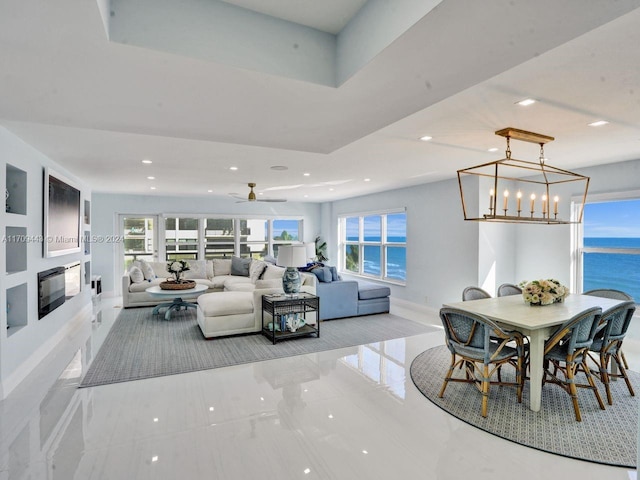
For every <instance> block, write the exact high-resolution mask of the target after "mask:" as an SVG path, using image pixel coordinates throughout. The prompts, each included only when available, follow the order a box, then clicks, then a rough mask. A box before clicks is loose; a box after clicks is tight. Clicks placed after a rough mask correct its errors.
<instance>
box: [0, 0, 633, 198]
mask: <svg viewBox="0 0 640 480" xmlns="http://www.w3.org/2000/svg"><path fill="white" fill-rule="evenodd" d="M117 1H118V2H125V1H131V0H117ZM190 1H197V0H188V1H183V2H164V3H165V4H171V3H175V4H176V5H178V6H179V8H188V4H189V2H190ZM210 1H211V2H214V0H210ZM104 2H105V0H100V1H99V2H91V1H83V2H78V1H77V0H57V1H56V2H51V1H50V0H3V2H2V15H1V16H0V90H1V91H2V92H3V94H2V95H0V124H2V125H3V126H5V127H6V128H7V129H8V130H10V131H12V132H14V133H15V134H16V135H17V136H19V137H21V138H23V139H24V140H25V141H26V142H27V143H29V144H30V145H32V146H34V147H35V148H36V149H38V150H40V151H41V152H43V153H44V154H45V155H47V156H48V157H50V158H51V159H53V160H54V161H55V162H57V163H59V164H60V165H62V166H63V167H65V168H67V169H68V170H69V171H71V172H72V173H74V174H75V175H77V176H78V177H80V178H81V179H83V180H84V181H85V182H87V183H88V184H89V185H90V186H91V188H92V189H93V190H94V192H114V193H139V194H149V195H228V194H229V193H231V192H245V191H247V187H246V183H247V182H256V183H257V184H258V187H257V188H256V191H257V192H258V193H261V192H265V195H268V196H272V197H274V196H277V197H286V198H288V199H289V200H292V201H310V202H322V201H331V200H337V199H342V198H348V197H352V196H356V195H363V194H367V193H374V192H379V191H383V190H388V189H392V188H398V187H402V186H409V185H416V184H421V183H427V182H431V181H437V180H441V179H445V178H453V177H454V176H455V173H456V170H457V169H459V168H463V167H468V166H471V165H475V164H478V163H484V162H487V161H491V160H496V159H498V158H501V157H502V154H503V150H504V146H505V145H504V140H503V139H502V138H501V137H497V136H495V135H494V133H493V132H494V131H495V130H498V129H501V128H504V127H509V126H510V127H515V128H520V129H525V130H531V131H534V132H539V133H543V134H546V135H551V136H554V137H555V138H556V140H555V141H554V142H552V143H550V144H548V145H547V146H546V148H545V150H546V156H547V158H548V159H549V160H548V161H549V163H550V164H552V165H554V166H558V167H562V168H568V169H574V168H579V167H583V166H589V165H594V164H602V163H611V162H617V161H622V160H631V159H638V158H640V115H638V114H639V112H640V68H639V67H638V65H640V49H639V48H637V45H638V44H640V0H619V1H617V2H610V1H606V0H602V1H595V0H594V1H592V2H590V6H589V8H588V9H585V8H584V0H567V1H564V2H556V1H555V0H538V1H535V2H533V1H525V0H511V1H509V0H504V1H503V0H491V1H487V2H468V1H462V0H444V1H443V2H441V3H440V4H439V5H437V6H436V7H435V8H433V10H431V11H430V12H429V13H427V14H426V15H424V16H422V17H421V18H416V19H415V20H414V21H412V22H411V23H413V26H411V27H410V28H408V30H407V31H406V32H405V33H404V34H402V35H400V36H399V37H398V38H397V39H395V41H393V42H391V43H390V44H389V45H388V46H387V47H386V48H384V49H382V50H381V51H380V52H379V53H378V54H377V55H375V56H374V57H373V58H372V59H371V60H370V61H369V62H368V63H366V65H364V66H363V67H362V68H359V70H358V71H357V72H356V73H355V74H353V75H352V76H351V77H350V78H349V79H348V80H347V81H345V82H344V83H342V84H341V85H340V86H338V87H329V86H326V85H319V84H316V83H310V82H304V81H300V80H295V79H291V78H286V77H284V76H278V75H274V74H273V73H262V72H260V71H258V70H250V69H245V68H238V67H234V66H230V65H226V64H224V63H217V62H214V61H206V60H202V59H199V58H196V57H195V56H194V57H189V56H184V55H177V54H175V53H168V52H166V51H162V49H153V50H152V49H149V48H140V47H138V46H132V45H127V44H123V43H114V42H110V41H109V39H108V38H107V35H106V33H105V28H104V25H103V19H102V18H101V16H100V10H99V8H98V6H99V4H100V3H102V4H104ZM226 3H232V4H235V5H236V6H238V7H242V8H248V9H253V10H255V11H259V12H260V13H265V14H269V15H274V16H277V17H278V18H282V19H284V20H287V21H295V22H301V23H302V24H304V25H306V26H310V27H312V28H314V29H319V30H323V31H326V32H331V33H334V32H340V31H342V30H341V29H344V28H345V26H344V25H345V23H344V22H345V19H347V25H348V19H354V18H357V17H358V13H357V12H356V10H357V9H358V8H368V9H369V10H368V11H369V12H372V11H374V12H375V11H376V10H375V8H374V7H377V6H378V5H373V4H374V3H375V4H378V3H383V2H382V1H381V0H380V1H376V0H369V2H366V3H365V2H362V1H359V0H358V1H356V0H354V1H350V2H346V1H344V2H343V1H338V0H335V1H333V2H327V5H329V8H327V10H319V9H317V8H310V7H309V5H315V4H319V3H323V2H312V1H304V2H303V1H302V0H299V1H295V0H288V1H285V0H261V1H258V0H234V1H231V0H230V1H228V2H226ZM363 3H365V5H364V6H363V5H362V4H363ZM411 3H412V1H411V0H395V1H394V3H393V4H391V5H393V7H394V8H396V9H401V8H402V7H403V5H409V4H411ZM436 3H437V2H436ZM301 6H304V7H305V8H300V7H301ZM306 7H309V8H306ZM342 7H344V8H342ZM354 12H355V13H354ZM168 13H169V12H168ZM394 13H398V12H394ZM314 17H316V18H317V19H316V20H314V19H313V18H314ZM379 20H380V22H379V23H378V25H380V24H384V21H383V20H384V18H382V19H379ZM352 21H353V20H352ZM188 28H189V26H185V29H188ZM242 28H243V26H242V25H237V30H239V31H241V30H242ZM375 33H376V31H374V30H371V31H366V30H365V31H363V32H361V37H360V38H364V39H366V38H368V35H370V36H371V38H372V41H373V35H374V34H375ZM336 39H337V41H338V42H339V41H340V33H338V34H337V35H336ZM526 97H532V98H535V99H536V100H538V102H537V103H536V104H534V105H532V106H530V107H520V106H518V105H516V104H515V102H516V101H518V100H521V99H523V98H526ZM599 119H605V120H608V121H609V122H610V123H609V124H608V125H605V126H603V127H599V128H594V127H589V126H587V124H588V123H590V122H592V121H594V120H599ZM422 135H430V136H432V137H433V139H432V140H431V141H430V142H421V141H419V140H418V138H419V137H420V136H422ZM490 147H498V148H499V149H500V152H496V153H489V152H488V151H487V150H488V149H489V148H490ZM512 150H513V154H514V157H517V158H524V159H532V160H535V159H536V158H537V153H538V152H537V147H536V146H535V145H531V144H526V143H521V142H520V143H516V142H514V143H513V144H512ZM143 159H150V160H152V161H153V163H152V164H151V165H144V164H142V163H141V161H142V160H143ZM274 165H283V166H287V167H288V170H287V171H284V172H283V171H274V170H272V169H270V167H271V166H274ZM231 166H236V167H238V170H237V171H231V170H229V167H231ZM304 173H309V174H310V175H309V176H303V174H304ZM147 176H154V177H155V180H148V179H147ZM365 178H368V179H370V180H369V181H365ZM152 185H153V186H155V187H156V189H155V190H153V191H151V190H150V187H151V186H152ZM208 190H212V193H208Z"/></svg>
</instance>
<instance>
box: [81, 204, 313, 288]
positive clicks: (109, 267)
mask: <svg viewBox="0 0 640 480" xmlns="http://www.w3.org/2000/svg"><path fill="white" fill-rule="evenodd" d="M320 210H321V207H320V204H315V203H296V202H282V203H267V202H251V203H249V202H243V203H236V200H235V199H233V198H229V197H204V196H203V197H188V198H182V197H169V196H156V195H153V196H152V195H112V194H105V193H95V194H94V195H93V204H92V214H93V219H92V234H93V235H97V236H103V237H108V236H109V235H113V234H117V233H118V229H117V227H118V226H117V217H118V215H119V214H129V215H132V214H142V215H156V214H157V215H160V214H185V215H189V214H196V215H202V214H207V215H211V216H213V217H215V216H216V215H223V216H229V215H238V216H241V217H245V218H249V217H251V216H252V215H255V216H257V217H258V218H262V217H264V216H265V215H268V216H273V217H275V216H302V217H303V219H304V225H303V228H304V231H303V240H304V241H305V242H312V241H313V240H314V239H315V237H316V236H317V235H321V234H322V232H321V230H320ZM117 247H118V246H117V244H114V243H100V244H94V245H92V254H93V255H92V257H93V268H92V270H93V272H94V274H96V275H101V276H102V288H103V291H104V292H105V294H106V295H109V294H112V293H114V292H116V291H117V284H119V283H118V282H120V276H121V275H122V272H120V271H119V265H120V263H119V261H118V258H117V254H118V248H117Z"/></svg>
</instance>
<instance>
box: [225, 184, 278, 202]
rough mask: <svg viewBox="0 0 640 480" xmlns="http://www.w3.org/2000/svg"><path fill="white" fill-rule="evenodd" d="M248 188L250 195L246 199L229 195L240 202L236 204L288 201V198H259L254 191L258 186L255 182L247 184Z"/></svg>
mask: <svg viewBox="0 0 640 480" xmlns="http://www.w3.org/2000/svg"><path fill="white" fill-rule="evenodd" d="M247 186H248V187H249V195H248V196H247V198H246V199H245V198H244V197H241V196H240V195H238V194H237V193H230V194H229V195H231V196H232V197H234V198H237V199H238V202H236V203H240V202H286V201H287V199H286V198H257V196H256V194H255V192H254V191H253V188H254V187H255V186H256V184H255V183H253V182H250V183H248V184H247Z"/></svg>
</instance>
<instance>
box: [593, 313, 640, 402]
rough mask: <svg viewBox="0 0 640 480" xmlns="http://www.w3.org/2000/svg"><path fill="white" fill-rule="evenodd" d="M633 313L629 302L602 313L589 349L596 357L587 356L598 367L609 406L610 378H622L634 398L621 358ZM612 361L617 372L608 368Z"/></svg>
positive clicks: (610, 396)
mask: <svg viewBox="0 0 640 480" xmlns="http://www.w3.org/2000/svg"><path fill="white" fill-rule="evenodd" d="M635 311H636V305H635V303H634V302H633V301H631V300H629V301H626V302H624V303H621V304H619V305H616V306H615V307H611V308H610V309H608V310H606V311H605V312H603V313H602V318H601V320H600V329H599V330H598V331H597V332H596V335H595V337H594V340H593V343H592V344H591V347H590V349H589V350H590V352H593V353H594V354H597V356H596V355H589V357H590V358H591V360H593V362H594V363H595V364H596V365H597V366H598V373H599V374H600V380H601V381H602V383H603V384H604V387H605V390H606V392H607V402H608V403H609V405H613V398H612V395H611V386H610V381H611V377H613V378H623V379H624V381H625V383H626V384H627V389H628V390H629V393H630V394H631V396H635V392H634V391H633V387H632V386H631V381H630V380H629V376H628V375H627V371H626V368H625V366H624V363H623V361H622V358H621V354H622V351H621V349H622V341H623V340H624V337H625V336H626V334H627V330H628V328H629V324H630V323H631V318H632V317H633V314H634V313H635ZM612 361H613V362H615V363H616V366H617V369H618V370H617V372H615V371H614V370H613V369H610V367H609V366H610V365H611V366H613V364H612V363H611V362H612Z"/></svg>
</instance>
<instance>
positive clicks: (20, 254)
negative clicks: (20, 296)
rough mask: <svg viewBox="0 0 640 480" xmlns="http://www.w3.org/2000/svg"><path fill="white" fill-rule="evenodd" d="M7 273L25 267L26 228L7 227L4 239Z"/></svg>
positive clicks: (23, 269)
mask: <svg viewBox="0 0 640 480" xmlns="http://www.w3.org/2000/svg"><path fill="white" fill-rule="evenodd" d="M5 251H6V260H7V262H6V267H7V273H16V272H24V271H25V270H26V269H27V229H26V228H25V227H7V228H6V239H5Z"/></svg>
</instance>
